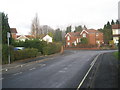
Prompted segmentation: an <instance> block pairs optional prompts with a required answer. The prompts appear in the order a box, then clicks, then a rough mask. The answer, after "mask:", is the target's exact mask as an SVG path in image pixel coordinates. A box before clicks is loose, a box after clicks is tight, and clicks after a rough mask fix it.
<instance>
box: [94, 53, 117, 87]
mask: <svg viewBox="0 0 120 90" xmlns="http://www.w3.org/2000/svg"><path fill="white" fill-rule="evenodd" d="M92 88H118V60H117V59H116V58H115V57H114V56H113V53H105V54H103V55H102V58H101V63H100V65H99V68H98V70H97V71H96V73H95V76H94V81H93V85H92Z"/></svg>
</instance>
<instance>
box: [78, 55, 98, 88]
mask: <svg viewBox="0 0 120 90" xmlns="http://www.w3.org/2000/svg"><path fill="white" fill-rule="evenodd" d="M99 56H100V54H98V55H97V56H96V57H95V59H94V60H93V61H94V62H93V63H91V64H90V65H91V67H90V68H89V70H88V71H87V73H86V74H85V76H84V78H83V79H82V81H81V82H80V84H79V86H78V88H77V90H79V88H80V87H81V86H82V84H83V82H84V80H85V79H86V77H87V75H88V74H89V72H90V70H91V69H92V67H93V66H94V64H95V62H96V60H97V59H98V57H99Z"/></svg>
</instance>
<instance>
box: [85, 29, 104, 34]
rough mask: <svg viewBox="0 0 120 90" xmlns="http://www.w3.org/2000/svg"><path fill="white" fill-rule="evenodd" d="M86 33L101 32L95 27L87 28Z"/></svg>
mask: <svg viewBox="0 0 120 90" xmlns="http://www.w3.org/2000/svg"><path fill="white" fill-rule="evenodd" d="M86 31H87V32H88V33H102V32H100V31H98V30H95V29H87V30H86Z"/></svg>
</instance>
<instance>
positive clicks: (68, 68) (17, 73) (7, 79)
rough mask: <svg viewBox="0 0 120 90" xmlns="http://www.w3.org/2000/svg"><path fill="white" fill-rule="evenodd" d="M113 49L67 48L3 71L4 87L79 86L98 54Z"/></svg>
mask: <svg viewBox="0 0 120 90" xmlns="http://www.w3.org/2000/svg"><path fill="white" fill-rule="evenodd" d="M105 52H112V51H110V50H109V51H105V50H104V51H88V50H66V51H65V52H64V54H62V55H59V56H55V57H51V58H48V59H46V60H45V61H42V62H41V61H38V62H33V63H32V62H31V63H28V64H26V65H24V66H21V67H16V68H14V69H10V70H8V71H4V72H3V77H2V78H1V80H2V81H3V82H2V87H3V88H77V87H78V86H79V84H80V82H81V81H82V79H83V77H84V76H85V74H86V72H87V71H88V69H89V68H90V66H91V62H92V61H93V58H94V57H96V55H98V54H101V53H105Z"/></svg>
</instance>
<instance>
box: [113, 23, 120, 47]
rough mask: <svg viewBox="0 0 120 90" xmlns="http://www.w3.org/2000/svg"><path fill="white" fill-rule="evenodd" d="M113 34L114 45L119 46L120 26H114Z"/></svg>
mask: <svg viewBox="0 0 120 90" xmlns="http://www.w3.org/2000/svg"><path fill="white" fill-rule="evenodd" d="M112 33H113V41H114V44H116V45H118V43H119V37H120V24H119V25H118V24H116V25H112Z"/></svg>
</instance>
